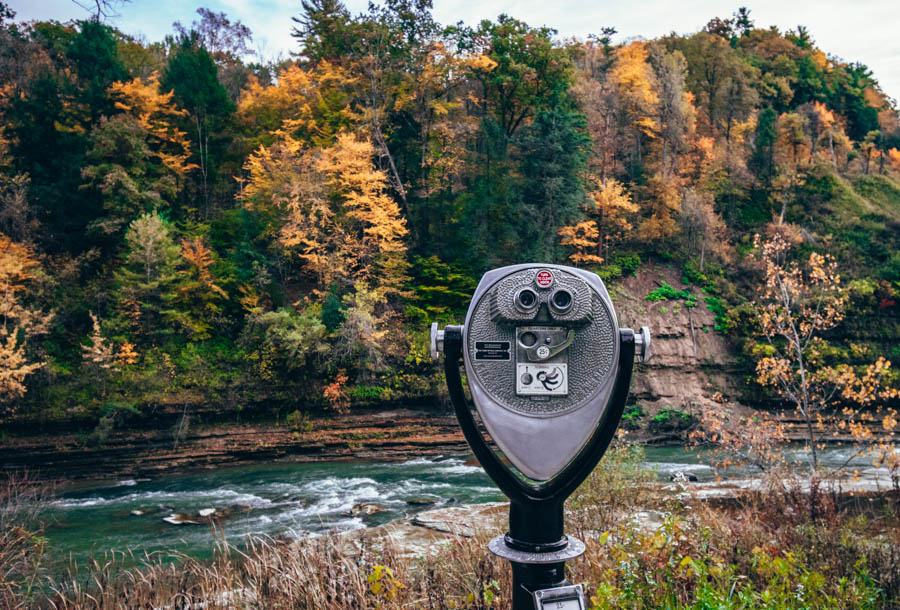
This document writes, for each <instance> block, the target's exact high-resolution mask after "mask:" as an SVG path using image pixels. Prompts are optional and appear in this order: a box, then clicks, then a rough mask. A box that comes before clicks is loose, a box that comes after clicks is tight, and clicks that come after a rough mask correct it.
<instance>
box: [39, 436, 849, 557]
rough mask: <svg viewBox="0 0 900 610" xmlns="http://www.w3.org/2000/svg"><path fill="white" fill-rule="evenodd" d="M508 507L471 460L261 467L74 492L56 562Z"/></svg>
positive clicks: (679, 462) (671, 459) (57, 511)
mask: <svg viewBox="0 0 900 610" xmlns="http://www.w3.org/2000/svg"><path fill="white" fill-rule="evenodd" d="M845 451H846V450H845ZM845 451H840V450H838V449H833V450H829V451H826V452H825V453H824V460H825V461H826V463H838V462H839V461H841V460H842V459H843V458H842V456H844V455H846V453H845ZM645 456H646V460H647V465H648V466H649V467H651V468H655V469H656V470H657V471H658V473H659V477H660V479H662V480H667V479H668V478H669V477H671V476H672V474H674V473H675V472H678V471H684V472H689V473H691V474H693V475H695V476H697V477H698V479H699V480H700V481H704V480H711V479H713V477H714V474H713V471H712V469H711V468H710V467H709V466H707V465H706V464H703V463H700V460H699V459H698V457H697V455H696V454H694V453H691V452H688V451H686V450H684V449H683V448H679V447H648V448H646V450H645ZM797 457H798V458H800V457H801V456H800V455H799V454H798V455H797ZM503 499H504V497H503V495H502V494H501V493H500V492H499V491H498V490H497V488H496V487H495V486H494V485H493V483H492V482H491V481H490V479H489V478H488V477H487V475H486V474H485V473H484V471H483V470H482V469H481V468H480V467H478V466H475V465H471V462H467V456H448V457H438V458H433V459H424V458H419V459H412V460H408V461H404V462H359V461H357V462H315V463H275V464H257V465H254V466H242V467H230V468H219V469H215V470H209V471H204V472H200V473H193V474H179V473H175V472H173V473H172V474H170V475H167V476H164V477H159V478H154V479H152V480H149V479H142V480H121V481H117V482H114V483H112V484H110V483H106V484H103V485H97V484H94V485H87V486H80V487H77V488H70V489H67V490H64V491H63V492H61V493H60V494H59V495H58V496H57V499H56V500H55V501H53V503H52V504H51V505H50V507H49V508H48V509H47V512H46V513H45V520H46V523H47V529H46V536H47V538H48V539H49V542H50V550H51V553H52V556H53V557H55V558H57V560H58V561H61V562H68V561H70V560H71V559H75V560H77V561H79V562H84V561H85V560H86V559H87V558H89V557H90V556H91V555H94V556H95V557H102V555H103V554H104V552H106V551H109V550H110V549H115V550H120V551H121V550H126V549H130V550H131V551H132V552H133V553H134V554H135V555H136V556H138V557H140V556H142V555H143V554H144V553H152V552H168V551H177V552H181V553H186V554H189V555H192V556H195V557H200V558H203V557H208V556H210V554H211V553H212V550H213V548H214V544H215V540H214V537H213V534H212V532H211V530H210V528H209V526H208V525H206V524H201V525H191V524H183V525H175V524H170V523H167V522H165V521H164V518H166V517H170V516H172V515H175V514H184V515H189V516H195V515H197V514H198V513H199V512H200V511H202V510H204V509H215V510H216V511H217V513H218V514H219V515H220V516H221V518H220V519H218V523H219V524H220V526H221V533H223V534H224V535H225V537H226V538H227V539H228V541H229V542H230V543H232V544H239V543H240V542H241V540H242V539H243V538H244V537H245V536H247V535H248V534H255V535H267V536H272V537H286V538H302V537H306V536H308V535H310V534H311V533H321V532H326V531H329V530H350V529H356V528H362V527H369V526H373V525H380V524H382V523H386V522H389V521H392V520H395V519H400V518H404V517H409V516H411V515H413V514H415V513H416V512H419V511H422V510H427V509H432V508H439V507H442V506H450V505H453V504H456V503H481V502H493V501H498V500H503ZM360 504H375V505H378V506H379V508H380V509H381V510H380V512H376V513H374V514H362V513H359V511H357V513H358V514H353V510H354V507H357V506H358V505H360ZM193 519H194V520H198V521H202V519H197V517H193Z"/></svg>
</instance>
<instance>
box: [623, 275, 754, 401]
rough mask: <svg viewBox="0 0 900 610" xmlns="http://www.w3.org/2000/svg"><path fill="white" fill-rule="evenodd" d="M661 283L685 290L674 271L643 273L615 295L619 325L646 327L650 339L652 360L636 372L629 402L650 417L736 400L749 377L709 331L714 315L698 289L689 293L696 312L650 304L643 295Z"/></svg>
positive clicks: (673, 303)
mask: <svg viewBox="0 0 900 610" xmlns="http://www.w3.org/2000/svg"><path fill="white" fill-rule="evenodd" d="M663 282H665V283H667V284H669V285H670V286H672V287H673V288H675V289H676V290H682V289H684V288H687V287H686V286H685V285H683V284H682V283H681V277H680V274H679V272H678V271H677V270H676V269H670V268H666V267H649V268H647V267H644V268H642V269H641V271H639V272H638V275H637V276H636V277H628V278H625V279H624V280H623V281H621V282H620V283H618V284H617V285H616V286H615V287H614V289H613V303H614V305H615V307H616V313H617V314H618V317H619V325H620V326H626V327H631V328H634V329H638V328H640V327H641V326H649V327H650V332H651V334H652V357H651V358H650V360H649V361H648V362H646V363H643V364H638V365H637V366H636V369H635V375H634V379H633V381H632V385H631V395H632V400H633V401H637V402H640V403H642V405H646V406H647V407H648V408H649V412H650V413H652V412H655V411H656V410H658V409H660V408H664V407H671V408H676V409H681V410H684V411H687V412H695V411H696V410H697V409H699V408H702V407H707V406H712V405H714V404H716V403H720V402H722V401H728V400H735V399H736V398H737V397H738V396H739V395H740V386H739V384H740V383H741V380H742V379H743V378H744V377H745V376H746V375H747V371H746V370H744V369H742V368H741V366H740V365H739V362H738V360H737V358H736V357H735V356H734V354H733V353H732V352H731V351H730V349H729V346H728V344H727V342H726V340H725V338H724V337H723V336H722V335H721V334H719V333H716V332H715V331H714V330H713V328H714V326H715V314H713V312H711V311H710V310H709V308H708V306H707V304H706V302H704V300H703V298H702V297H703V295H701V294H699V290H698V289H697V288H696V287H694V288H692V293H693V294H695V295H697V296H698V299H697V305H696V307H687V306H686V305H685V301H684V300H666V301H658V302H651V301H648V300H647V299H646V297H647V295H648V294H649V293H650V292H651V291H653V290H655V289H656V288H658V287H659V286H660V285H662V283H663Z"/></svg>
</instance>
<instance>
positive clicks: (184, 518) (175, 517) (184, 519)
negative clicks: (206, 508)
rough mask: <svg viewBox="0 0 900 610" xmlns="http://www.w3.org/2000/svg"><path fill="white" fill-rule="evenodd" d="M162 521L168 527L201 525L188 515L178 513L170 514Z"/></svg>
mask: <svg viewBox="0 0 900 610" xmlns="http://www.w3.org/2000/svg"><path fill="white" fill-rule="evenodd" d="M163 521H165V522H166V523H168V524H170V525H202V523H200V522H199V521H195V520H194V519H192V518H191V516H190V515H182V514H180V513H172V514H171V515H169V516H168V517H163Z"/></svg>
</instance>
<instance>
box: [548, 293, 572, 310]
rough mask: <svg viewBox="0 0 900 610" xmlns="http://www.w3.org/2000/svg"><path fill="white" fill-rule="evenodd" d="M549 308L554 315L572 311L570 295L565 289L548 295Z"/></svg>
mask: <svg viewBox="0 0 900 610" xmlns="http://www.w3.org/2000/svg"><path fill="white" fill-rule="evenodd" d="M550 307H552V308H553V311H555V312H556V313H566V312H567V311H569V310H570V309H572V293H571V292H569V291H568V290H566V289H565V288H560V289H559V290H556V291H554V292H553V294H552V295H550Z"/></svg>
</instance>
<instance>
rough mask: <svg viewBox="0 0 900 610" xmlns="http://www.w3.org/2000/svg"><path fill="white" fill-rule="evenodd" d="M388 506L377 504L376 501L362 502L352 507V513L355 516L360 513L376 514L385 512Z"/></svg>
mask: <svg viewBox="0 0 900 610" xmlns="http://www.w3.org/2000/svg"><path fill="white" fill-rule="evenodd" d="M386 510H387V506H384V505H382V504H375V503H374V502H362V503H360V504H357V505H356V506H354V507H353V508H351V509H350V514H351V515H353V516H354V517H356V516H359V515H374V514H375V513H380V512H384V511H386Z"/></svg>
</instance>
